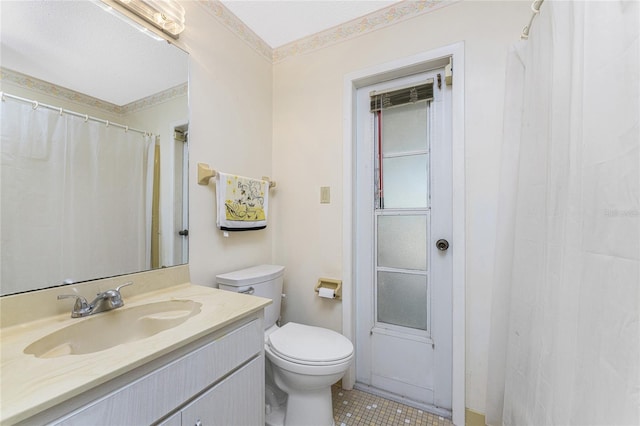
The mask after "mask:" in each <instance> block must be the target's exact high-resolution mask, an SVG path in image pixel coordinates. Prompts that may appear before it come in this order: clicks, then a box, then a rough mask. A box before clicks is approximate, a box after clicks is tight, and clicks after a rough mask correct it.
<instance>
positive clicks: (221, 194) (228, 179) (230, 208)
mask: <svg viewBox="0 0 640 426" xmlns="http://www.w3.org/2000/svg"><path fill="white" fill-rule="evenodd" d="M216 194H217V196H216V200H217V204H218V217H217V219H216V225H217V226H218V228H220V229H221V230H223V231H252V230H256V229H264V228H266V227H267V208H268V205H269V182H268V181H266V180H260V179H251V178H246V177H242V176H235V175H230V174H227V173H221V172H218V173H217V175H216Z"/></svg>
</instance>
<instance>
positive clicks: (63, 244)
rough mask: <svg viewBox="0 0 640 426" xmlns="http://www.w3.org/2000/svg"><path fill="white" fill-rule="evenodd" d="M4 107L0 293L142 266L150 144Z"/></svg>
mask: <svg viewBox="0 0 640 426" xmlns="http://www.w3.org/2000/svg"><path fill="white" fill-rule="evenodd" d="M0 108H1V120H2V122H1V125H2V131H1V135H2V158H1V161H2V162H1V166H0V170H1V181H0V183H1V192H0V196H1V197H2V204H1V209H2V211H1V216H0V218H1V225H2V229H1V242H2V253H1V254H2V256H1V257H2V265H1V267H2V270H1V274H2V275H1V281H0V285H2V293H3V294H6V293H12V292H16V291H21V290H22V289H23V288H24V285H25V284H26V285H27V286H28V287H29V288H39V287H44V286H50V285H55V284H61V283H62V282H63V281H64V280H72V281H81V280H86V279H90V278H96V277H104V276H112V275H116V274H124V273H128V272H135V271H140V270H144V269H148V265H149V250H148V245H149V244H148V243H147V241H149V240H148V236H147V234H148V225H147V222H148V221H150V215H148V214H146V213H145V212H146V211H147V201H146V199H147V193H148V189H147V183H148V176H147V169H148V167H147V165H148V162H149V158H148V152H149V146H150V145H153V144H152V141H151V138H150V137H149V136H143V135H142V134H140V133H134V132H131V131H130V132H125V131H124V130H123V129H120V128H117V127H114V126H105V125H104V124H102V123H98V122H94V121H90V120H89V121H86V122H85V120H84V119H82V118H78V117H75V116H72V115H67V114H59V113H58V112H57V111H52V110H49V109H45V108H36V109H34V108H33V106H32V105H30V104H24V103H21V102H16V101H13V100H11V99H7V100H5V101H3V102H0ZM148 217H149V218H148Z"/></svg>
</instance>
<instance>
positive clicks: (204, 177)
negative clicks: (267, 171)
mask: <svg viewBox="0 0 640 426" xmlns="http://www.w3.org/2000/svg"><path fill="white" fill-rule="evenodd" d="M216 174H217V172H216V171H215V170H213V169H212V168H211V167H209V165H208V164H206V163H198V185H209V180H210V179H211V178H214V177H216ZM262 180H266V181H268V182H269V188H275V187H276V183H275V182H274V181H272V180H271V179H269V178H268V177H267V176H262Z"/></svg>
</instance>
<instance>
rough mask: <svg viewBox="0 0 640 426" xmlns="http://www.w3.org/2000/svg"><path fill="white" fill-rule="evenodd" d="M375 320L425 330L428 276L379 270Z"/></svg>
mask: <svg viewBox="0 0 640 426" xmlns="http://www.w3.org/2000/svg"><path fill="white" fill-rule="evenodd" d="M377 295H378V297H377V299H378V300H377V306H378V314H377V318H378V322H384V323H387V324H393V325H399V326H402V327H410V328H416V329H418V330H427V277H426V276H425V275H413V274H403V273H399V272H382V271H380V272H378V293H377Z"/></svg>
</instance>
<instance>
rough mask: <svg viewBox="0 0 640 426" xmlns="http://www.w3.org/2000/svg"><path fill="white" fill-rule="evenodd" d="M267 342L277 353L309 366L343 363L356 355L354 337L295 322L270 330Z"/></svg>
mask: <svg viewBox="0 0 640 426" xmlns="http://www.w3.org/2000/svg"><path fill="white" fill-rule="evenodd" d="M266 343H267V346H268V347H269V349H270V350H271V352H272V353H273V354H274V355H277V356H278V357H280V358H282V359H285V360H287V361H289V362H293V363H296V364H301V365H308V366H331V365H336V364H341V363H344V362H345V361H349V360H350V359H351V357H352V355H353V345H352V344H351V341H349V339H347V338H346V337H344V336H343V335H341V334H340V333H336V332H335V331H333V330H328V329H326V328H321V327H313V326H310V325H303V324H297V323H294V322H290V323H287V324H285V325H284V326H282V327H281V328H280V329H278V330H275V331H273V332H272V333H270V334H269V337H268V338H267V342H266Z"/></svg>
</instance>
